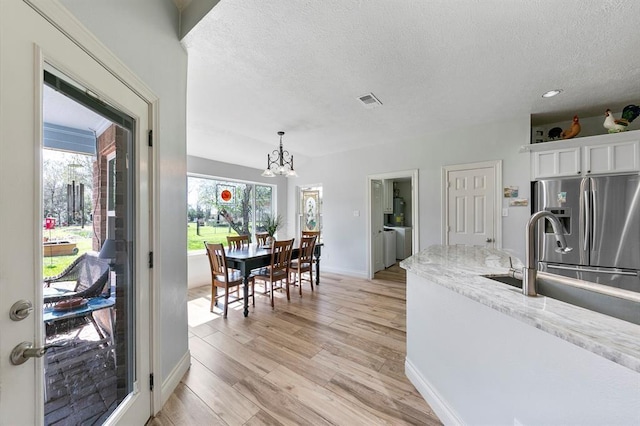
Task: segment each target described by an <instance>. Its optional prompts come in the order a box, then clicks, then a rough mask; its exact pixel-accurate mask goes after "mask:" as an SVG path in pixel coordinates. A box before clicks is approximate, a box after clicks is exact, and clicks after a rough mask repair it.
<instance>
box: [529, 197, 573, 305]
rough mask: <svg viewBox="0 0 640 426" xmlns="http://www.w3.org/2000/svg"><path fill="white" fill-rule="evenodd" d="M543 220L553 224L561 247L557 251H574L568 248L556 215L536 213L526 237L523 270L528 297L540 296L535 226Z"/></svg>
mask: <svg viewBox="0 0 640 426" xmlns="http://www.w3.org/2000/svg"><path fill="white" fill-rule="evenodd" d="M542 218H547V219H549V222H551V226H552V227H553V233H554V234H555V236H556V239H557V240H558V243H559V247H558V248H557V249H556V251H557V252H558V253H568V252H570V251H571V250H573V249H572V248H571V247H568V246H567V240H566V239H565V238H564V232H563V228H562V224H561V223H560V220H558V217H557V216H556V215H554V214H553V213H551V212H549V211H546V210H542V211H539V212H537V213H534V214H533V215H532V216H531V217H530V218H529V222H527V227H526V233H525V237H524V238H525V245H526V251H525V257H526V262H525V266H524V268H522V293H523V294H525V295H526V296H537V295H538V292H537V291H536V276H537V274H538V268H537V265H536V259H535V256H534V251H535V246H534V244H535V237H536V236H535V224H536V223H537V222H538V220H540V219H542Z"/></svg>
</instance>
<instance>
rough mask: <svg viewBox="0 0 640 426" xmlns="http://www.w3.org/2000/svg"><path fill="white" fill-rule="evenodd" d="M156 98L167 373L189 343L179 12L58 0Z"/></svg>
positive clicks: (166, 2) (120, 1) (141, 2)
mask: <svg viewBox="0 0 640 426" xmlns="http://www.w3.org/2000/svg"><path fill="white" fill-rule="evenodd" d="M61 3H62V4H64V6H65V7H67V8H68V9H69V10H70V11H71V13H72V14H74V15H75V17H76V18H77V19H78V20H80V21H81V22H82V23H83V24H84V25H85V26H86V27H87V28H88V29H89V31H91V32H92V33H93V34H94V35H95V36H96V37H97V38H98V39H99V40H100V41H101V42H102V43H103V44H104V45H105V46H107V47H108V48H109V49H110V50H111V51H112V52H113V53H114V54H115V55H116V56H118V58H119V59H120V60H121V61H122V62H123V63H124V64H126V66H127V67H128V68H129V69H131V70H132V71H133V72H134V73H136V74H137V75H138V77H140V79H141V80H142V81H144V83H145V84H146V85H147V86H148V87H149V88H150V89H151V90H152V91H153V92H154V93H155V94H156V95H157V96H158V98H159V100H160V101H159V114H158V116H159V128H158V131H157V132H156V133H157V134H156V135H155V136H156V144H155V147H154V150H155V151H156V156H157V157H156V158H157V163H156V169H157V170H156V174H155V176H156V177H158V179H157V181H156V186H157V190H158V194H159V197H158V198H159V199H158V203H159V204H158V207H159V208H158V211H157V212H156V217H155V220H156V221H157V223H158V225H159V227H158V229H160V230H161V232H160V234H159V235H156V238H157V239H156V242H157V251H156V253H155V260H156V261H155V272H156V274H157V276H158V278H159V280H158V282H155V283H154V286H155V289H156V290H157V291H159V293H160V297H161V300H160V306H158V307H157V309H159V311H160V312H162V314H161V319H160V321H161V324H160V330H161V331H160V332H161V335H160V342H159V344H160V354H159V355H160V360H161V361H160V362H161V368H162V371H160V372H155V374H156V377H158V378H159V379H160V381H163V380H165V379H166V378H167V377H168V375H169V374H170V373H171V372H172V371H173V369H174V368H175V367H176V366H177V365H178V363H179V362H180V361H181V360H182V359H183V357H184V356H185V354H186V353H187V351H188V342H187V335H188V333H187V261H186V256H185V253H186V250H187V236H186V232H187V231H186V227H185V224H186V222H187V213H186V207H185V206H186V203H187V189H186V87H187V86H186V84H187V54H186V52H185V51H184V49H183V48H182V46H181V44H180V42H179V41H178V35H177V34H178V24H179V14H178V10H177V9H176V7H175V5H174V4H173V2H172V1H171V0H135V1H131V0H110V1H86V0H61Z"/></svg>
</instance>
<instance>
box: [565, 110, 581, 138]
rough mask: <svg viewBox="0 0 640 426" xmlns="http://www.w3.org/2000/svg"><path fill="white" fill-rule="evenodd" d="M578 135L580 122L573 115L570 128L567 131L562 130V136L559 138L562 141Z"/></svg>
mask: <svg viewBox="0 0 640 426" xmlns="http://www.w3.org/2000/svg"><path fill="white" fill-rule="evenodd" d="M578 133H580V121H579V120H578V116H577V115H574V116H573V123H571V127H569V128H568V129H567V130H563V131H562V135H560V136H561V137H562V139H571V138H574V137H576V136H578Z"/></svg>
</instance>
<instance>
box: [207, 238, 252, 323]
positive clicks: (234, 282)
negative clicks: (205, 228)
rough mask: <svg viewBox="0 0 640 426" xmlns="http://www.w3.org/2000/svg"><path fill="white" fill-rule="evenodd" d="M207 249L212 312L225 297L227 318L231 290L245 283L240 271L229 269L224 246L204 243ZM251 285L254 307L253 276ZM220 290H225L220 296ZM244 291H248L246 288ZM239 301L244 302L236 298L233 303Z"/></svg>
mask: <svg viewBox="0 0 640 426" xmlns="http://www.w3.org/2000/svg"><path fill="white" fill-rule="evenodd" d="M204 245H205V247H206V248H207V257H208V258H209V266H210V267H211V307H210V311H211V312H213V306H214V305H216V306H217V305H218V299H219V298H221V297H224V317H225V318H226V317H227V311H228V307H229V289H230V288H236V289H238V288H240V286H241V285H242V283H243V277H242V274H241V273H240V271H237V270H235V269H231V268H228V267H227V257H226V255H225V252H224V246H223V245H222V244H213V243H207V242H206V241H205V243H204ZM249 285H250V286H251V292H250V293H249V296H251V300H252V302H253V306H256V299H255V296H254V287H255V281H254V278H253V276H250V277H249ZM218 288H224V294H223V295H218ZM244 291H247V289H246V288H245V289H244ZM238 300H244V299H243V298H240V297H236V298H235V299H234V300H232V301H231V302H232V303H233V302H236V301H238Z"/></svg>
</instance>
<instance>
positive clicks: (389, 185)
mask: <svg viewBox="0 0 640 426" xmlns="http://www.w3.org/2000/svg"><path fill="white" fill-rule="evenodd" d="M382 183H383V185H382V212H383V213H384V214H391V213H393V179H385V180H383V181H382Z"/></svg>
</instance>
